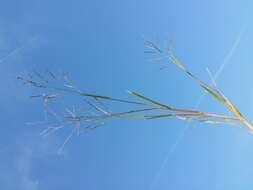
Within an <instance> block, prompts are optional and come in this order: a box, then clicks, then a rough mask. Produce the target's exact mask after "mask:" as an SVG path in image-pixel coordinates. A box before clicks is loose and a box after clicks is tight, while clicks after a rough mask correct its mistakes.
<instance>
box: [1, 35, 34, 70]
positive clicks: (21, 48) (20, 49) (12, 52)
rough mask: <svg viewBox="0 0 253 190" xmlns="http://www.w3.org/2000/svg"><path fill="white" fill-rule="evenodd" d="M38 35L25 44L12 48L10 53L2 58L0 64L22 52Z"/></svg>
mask: <svg viewBox="0 0 253 190" xmlns="http://www.w3.org/2000/svg"><path fill="white" fill-rule="evenodd" d="M35 38H36V37H33V38H31V39H29V40H27V41H26V42H25V43H24V44H23V45H21V46H20V47H18V48H16V49H14V50H12V51H11V52H10V53H8V54H7V55H6V56H4V57H3V58H1V59H0V65H1V64H3V63H4V62H5V61H7V60H8V59H9V58H11V57H13V56H15V55H16V54H18V53H19V52H21V51H22V50H23V49H25V48H26V46H27V45H28V44H29V43H31V42H32V41H33V40H34V39H35Z"/></svg>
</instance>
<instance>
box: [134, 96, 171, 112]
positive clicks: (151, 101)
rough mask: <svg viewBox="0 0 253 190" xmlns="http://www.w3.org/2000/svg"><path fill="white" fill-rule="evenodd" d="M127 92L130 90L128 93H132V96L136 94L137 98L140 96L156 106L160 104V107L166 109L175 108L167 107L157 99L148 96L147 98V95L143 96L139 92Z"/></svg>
mask: <svg viewBox="0 0 253 190" xmlns="http://www.w3.org/2000/svg"><path fill="white" fill-rule="evenodd" d="M129 92H130V94H132V95H134V96H136V97H138V98H141V99H143V100H145V101H148V102H150V103H152V104H155V105H158V106H160V107H162V108H166V109H168V110H174V109H175V108H172V107H169V106H167V105H164V104H161V103H159V102H157V101H154V100H151V99H150V98H147V97H145V96H143V95H141V94H139V93H137V92H132V91H129Z"/></svg>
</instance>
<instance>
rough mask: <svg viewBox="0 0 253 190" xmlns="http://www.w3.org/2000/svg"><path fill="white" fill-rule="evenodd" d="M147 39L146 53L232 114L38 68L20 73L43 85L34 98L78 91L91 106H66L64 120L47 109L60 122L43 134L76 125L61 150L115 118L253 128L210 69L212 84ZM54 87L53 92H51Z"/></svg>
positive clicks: (34, 84)
mask: <svg viewBox="0 0 253 190" xmlns="http://www.w3.org/2000/svg"><path fill="white" fill-rule="evenodd" d="M146 43H147V48H148V50H147V51H146V53H152V54H158V55H159V56H162V57H166V58H168V59H169V60H170V61H171V62H172V63H174V64H175V65H176V66H177V67H178V68H179V69H181V70H182V71H183V72H184V73H185V74H186V75H188V76H189V77H190V78H191V79H192V80H194V81H195V82H196V83H197V84H198V85H199V86H200V87H201V88H203V89H204V90H205V91H206V92H207V93H208V94H210V95H211V96H212V97H213V98H214V99H216V100H217V101H218V102H219V103H221V104H224V105H225V106H226V107H227V108H228V109H229V110H230V111H231V114H233V115H231V116H230V115H219V114H216V113H209V112H204V111H200V110H194V109H181V108H176V107H173V106H169V105H165V104H163V103H161V102H159V101H156V100H153V99H151V98H149V97H146V96H144V95H142V94H140V93H138V92H134V91H129V94H130V95H132V96H133V97H135V98H136V99H138V101H134V100H125V99H118V98H114V97H109V96H104V95H97V94H91V93H87V92H83V91H81V90H79V89H78V88H77V87H76V86H75V84H74V82H73V80H72V79H70V77H69V76H68V75H67V74H66V73H63V72H61V73H53V72H52V71H49V70H46V72H45V73H43V74H42V73H39V72H37V71H33V72H32V73H31V74H29V75H28V76H26V77H21V76H19V77H17V78H18V79H19V80H21V81H22V82H23V83H24V84H26V85H29V86H32V87H35V88H37V89H41V90H42V91H43V93H42V94H37V95H32V96H31V98H33V99H34V98H41V99H42V100H43V102H44V103H45V105H46V106H48V104H49V103H50V102H51V101H54V100H55V99H58V98H59V96H60V94H61V93H64V94H65V95H77V96H78V97H79V98H81V99H83V100H84V103H85V104H86V106H87V107H89V109H92V112H91V111H87V112H86V113H82V112H81V111H79V112H78V113H76V111H75V110H73V111H70V110H69V109H65V110H66V113H67V116H63V118H62V119H61V121H60V119H59V116H58V115H57V114H56V113H55V112H53V111H52V110H51V109H48V110H47V112H48V113H50V114H51V115H53V116H54V117H57V120H58V123H57V124H48V126H47V128H46V129H45V130H44V131H42V133H41V134H42V135H43V136H45V135H48V134H50V133H53V132H56V131H58V130H59V129H62V128H64V127H65V126H67V125H70V126H73V127H74V128H73V129H72V131H71V133H70V135H69V136H68V137H67V138H66V140H65V142H64V143H63V145H62V146H61V148H60V150H62V149H63V148H64V146H65V145H66V143H67V142H68V141H69V140H70V139H71V138H72V136H73V135H74V134H77V135H80V134H81V133H83V132H88V131H91V130H94V129H96V128H98V127H102V126H104V123H105V122H106V121H107V120H110V119H114V118H118V119H124V118H129V119H130V118H132V119H159V118H171V117H173V118H176V119H179V120H185V121H192V120H194V121H198V122H201V123H205V124H215V125H230V126H237V127H244V128H246V129H248V130H249V131H250V132H253V126H252V125H251V124H250V123H249V122H248V121H247V120H246V119H245V117H244V116H243V115H242V114H241V113H240V111H239V110H238V109H237V108H236V107H235V105H234V104H233V103H232V102H231V101H230V100H229V99H228V97H226V96H225V95H224V93H223V92H222V91H221V90H220V89H219V88H218V87H217V84H216V83H215V80H214V78H213V77H212V74H211V73H210V71H208V73H209V75H210V78H211V81H212V83H213V84H214V85H213V86H211V85H208V84H207V83H205V82H203V81H202V80H201V79H199V78H198V77H197V76H195V75H194V74H193V73H192V72H190V71H189V70H188V69H187V68H186V67H185V66H184V65H183V64H182V62H181V61H180V60H179V59H178V57H177V56H176V54H175V53H174V52H173V51H172V50H171V49H170V48H169V49H166V50H163V49H161V48H160V47H158V46H157V45H156V44H154V43H153V42H151V41H146ZM55 81H61V85H58V84H57V85H54V82H55ZM52 91H53V93H49V92H52ZM106 102H114V103H118V104H128V105H129V106H133V107H136V106H137V107H139V108H138V109H136V108H135V109H130V110H126V111H122V112H112V111H110V110H109V109H108V107H107V106H106ZM150 112H152V114H150ZM161 112H166V113H161Z"/></svg>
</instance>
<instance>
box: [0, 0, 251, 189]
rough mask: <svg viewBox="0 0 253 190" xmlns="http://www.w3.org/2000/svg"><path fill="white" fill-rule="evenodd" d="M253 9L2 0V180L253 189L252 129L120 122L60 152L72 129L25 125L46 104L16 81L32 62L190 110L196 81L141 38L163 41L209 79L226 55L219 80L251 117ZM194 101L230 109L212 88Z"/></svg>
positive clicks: (243, 0)
mask: <svg viewBox="0 0 253 190" xmlns="http://www.w3.org/2000/svg"><path fill="white" fill-rule="evenodd" d="M252 9H253V3H252V1H250V0H240V1H239V0H237V1H236V0H234V1H232V0H212V1H203V0H177V1H174V0H156V1H149V0H138V1H136V0H128V1H122V0H117V1H116V0H107V1H101V0H100V1H99V0H92V1H91V0H85V1H83V0H74V1H59V0H56V1H49V0H44V1H38V0H35V1H34V0H33V1H31V0H27V1H18V0H8V1H1V2H0V86H1V88H0V92H1V98H0V105H1V106H0V113H1V115H0V124H1V127H0V130H1V133H0V137H1V138H0V161H1V162H0V189H3V190H17V189H19V190H45V189H46V190H55V189H61V190H69V189H75V190H81V189H89V190H101V189H103V190H142V189H143V190H144V189H145V190H168V189H175V190H185V189H195V190H198V189H199V190H202V189H206V190H209V189H210V190H213V189H215V190H224V189H230V190H233V189H235V190H236V189H245V190H247V189H252V186H253V181H252V176H253V166H252V157H253V149H252V147H253V136H252V135H251V134H249V133H247V131H246V130H242V129H239V128H234V127H230V126H212V125H211V126H209V125H200V124H198V123H191V125H190V127H188V130H185V128H186V127H187V124H186V123H185V122H183V121H177V120H174V119H161V120H152V121H151V120H150V121H144V120H122V121H115V122H110V123H108V125H107V126H108V127H106V128H101V129H98V130H96V131H94V132H93V133H89V134H87V135H82V136H80V137H75V138H73V139H72V140H71V142H70V143H69V144H68V145H67V146H66V147H65V149H64V154H62V155H58V154H57V150H58V148H59V146H60V145H61V144H62V143H63V141H64V139H65V138H66V135H67V134H68V131H61V132H59V133H55V134H53V135H51V136H49V137H47V138H42V137H41V136H40V135H39V133H40V132H41V131H42V130H43V127H41V126H27V125H26V123H27V122H30V121H39V120H42V119H43V103H42V102H41V101H33V100H30V98H29V96H30V95H31V94H32V93H33V91H32V89H30V88H27V87H24V86H23V85H22V84H21V83H20V82H18V81H17V80H16V77H17V76H18V75H20V74H22V73H24V72H29V71H31V70H32V69H37V70H43V69H46V68H49V69H51V70H55V69H62V70H65V71H67V72H69V73H70V75H71V76H72V78H73V79H74V80H75V81H76V83H77V85H78V86H79V87H80V88H81V89H82V90H83V91H87V92H92V93H98V94H104V95H109V96H114V97H122V98H132V97H131V96H130V95H128V94H127V93H126V90H136V91H138V92H141V93H142V94H144V95H146V96H148V97H152V98H154V99H157V100H160V101H161V102H164V103H167V104H170V105H173V106H178V107H189V108H193V107H194V106H195V105H196V103H197V102H198V100H199V97H200V96H201V94H202V93H203V92H202V90H201V89H200V88H199V87H198V85H197V84H195V83H194V82H193V81H191V80H189V79H188V78H187V77H186V76H185V75H184V74H183V73H182V72H181V71H179V70H178V69H177V68H176V67H175V66H174V65H173V64H171V63H169V62H168V61H166V60H164V63H165V64H168V67H167V68H166V69H164V70H160V69H159V68H160V62H159V63H154V62H150V61H149V59H150V56H148V55H146V54H144V53H143V52H144V51H145V44H144V40H143V36H145V37H146V38H147V39H151V40H153V41H155V42H157V43H158V44H165V43H167V41H168V39H169V40H170V41H171V42H172V44H173V47H174V49H175V51H176V52H177V54H178V55H179V57H180V58H181V60H182V61H183V62H184V64H185V65H186V66H187V67H188V68H189V69H190V70H191V71H192V72H193V73H195V74H196V75H198V76H199V77H200V78H202V79H203V80H205V81H208V80H209V79H208V77H207V76H208V75H207V72H206V67H208V68H209V69H210V70H211V71H212V72H213V73H215V72H216V71H217V70H218V69H219V68H221V65H224V64H225V67H224V69H223V70H222V72H221V73H220V75H219V78H218V80H217V82H218V84H219V86H220V87H221V88H222V89H223V91H224V92H225V94H226V95H227V96H228V97H229V98H231V100H232V101H233V102H234V103H235V104H236V105H237V106H238V108H239V109H240V110H241V111H242V113H244V114H245V115H247V118H248V119H249V120H251V121H253V115H252V110H253V103H252V102H253V101H252V97H253V88H252V70H253V67H252V59H253V57H252V49H253V45H252V44H253V43H252V42H253V37H252V34H253V27H252V22H251V18H252V16H253V15H252ZM65 103H66V104H67V103H68V102H65ZM70 106H72V105H70ZM200 108H201V109H202V110H205V111H211V112H219V113H227V112H226V111H227V110H226V108H223V107H222V106H220V105H219V104H218V103H217V102H216V101H215V100H213V99H212V98H211V97H210V96H205V98H204V100H203V101H202V103H201V105H200ZM182 134H183V136H182ZM181 137H182V138H181Z"/></svg>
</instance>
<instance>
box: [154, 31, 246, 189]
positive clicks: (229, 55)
mask: <svg viewBox="0 0 253 190" xmlns="http://www.w3.org/2000/svg"><path fill="white" fill-rule="evenodd" d="M244 32H245V26H243V27H242V29H241V31H240V33H239V35H238V36H237V38H236V39H235V41H234V43H233V45H232V47H231V49H230V50H229V52H228V53H227V54H226V56H225V58H224V59H223V61H222V63H221V65H220V66H219V68H218V70H217V71H216V73H215V74H214V80H217V79H218V78H219V76H220V75H221V73H222V72H223V71H224V69H225V67H227V66H228V65H229V64H230V63H231V62H229V61H230V60H231V58H232V56H233V55H234V53H235V51H236V49H237V48H238V46H239V44H240V42H241V39H242V36H243V34H244ZM205 96H206V91H203V92H202V94H201V95H200V97H199V99H198V101H197V102H196V104H195V106H194V108H195V109H197V108H198V107H199V106H200V105H201V103H202V101H203V100H204V97H205ZM190 127H191V125H190V122H189V123H188V124H187V125H185V127H184V128H183V130H182V131H181V132H180V133H179V135H178V137H177V139H176V141H175V142H174V143H173V144H172V145H171V146H170V148H169V150H168V152H167V154H166V155H165V158H164V160H163V162H162V165H161V167H160V168H159V170H158V172H157V173H156V174H155V177H154V180H153V181H152V183H151V185H150V190H153V189H154V187H155V185H156V182H157V181H158V179H159V178H160V177H161V173H162V171H163V170H164V168H165V166H166V164H167V162H168V160H169V158H170V156H171V155H172V154H173V153H174V152H175V150H176V148H177V146H178V145H179V143H180V142H181V141H182V139H183V138H184V136H185V134H186V132H187V130H188V129H189V128H190Z"/></svg>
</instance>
